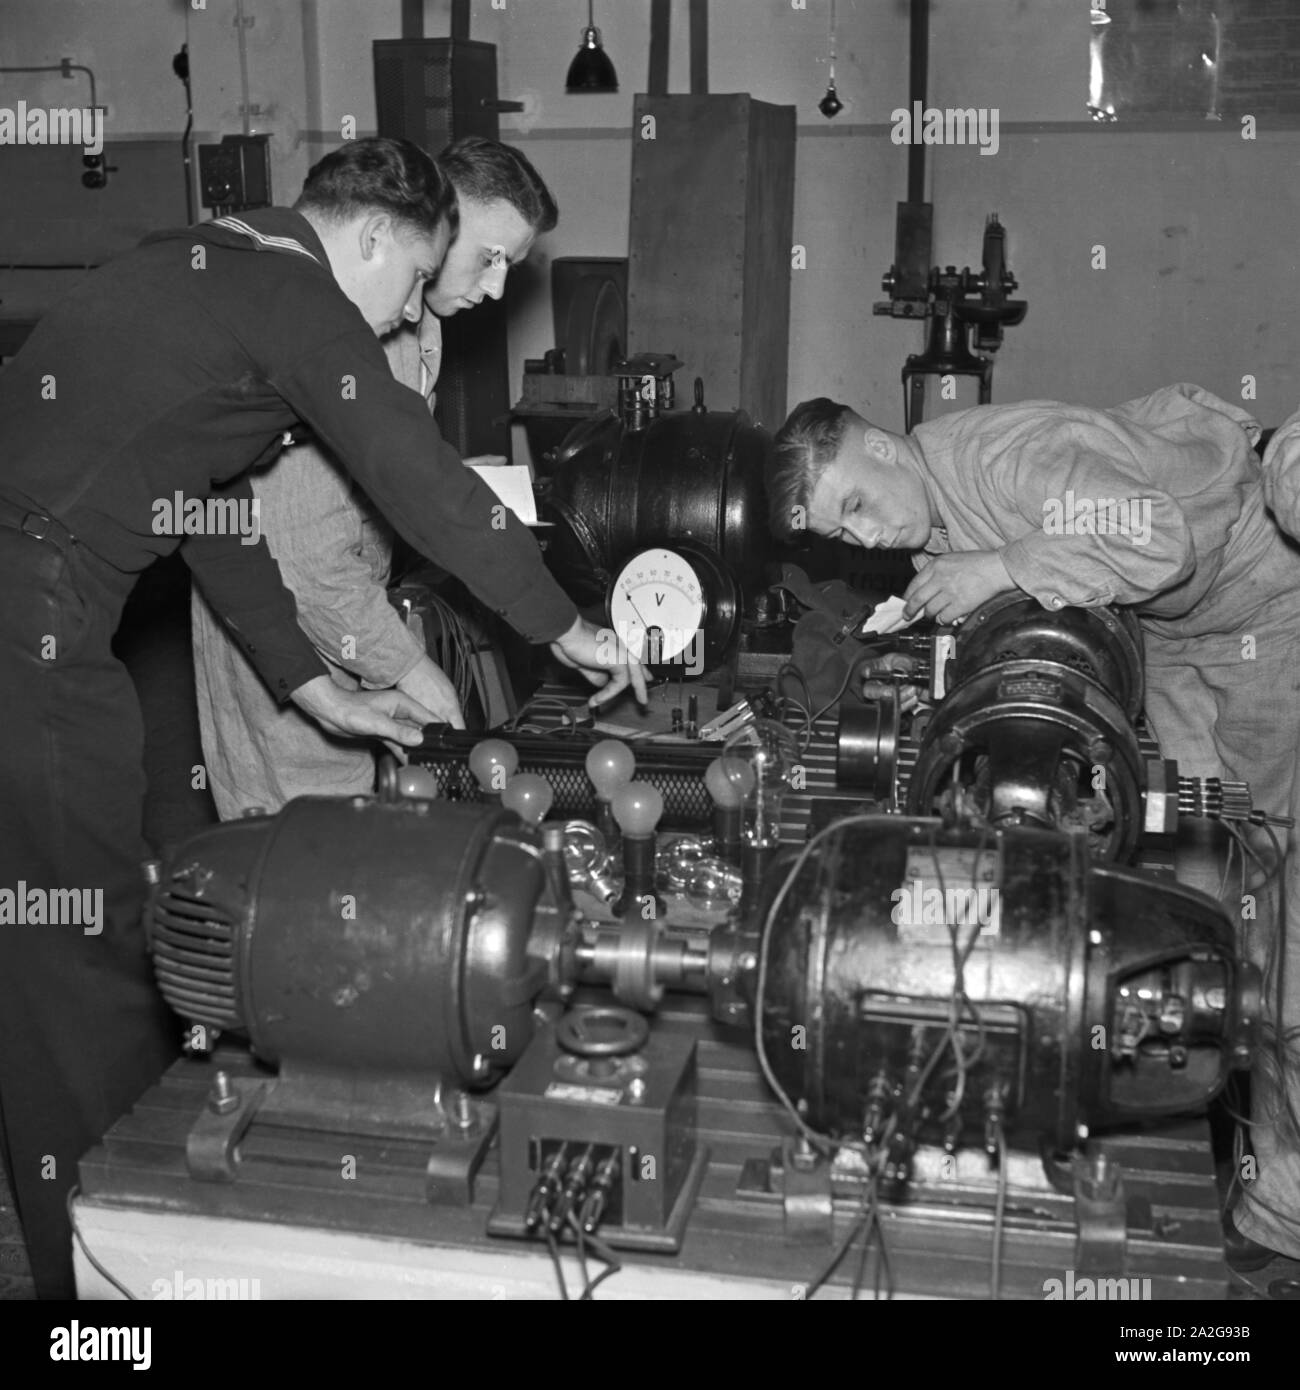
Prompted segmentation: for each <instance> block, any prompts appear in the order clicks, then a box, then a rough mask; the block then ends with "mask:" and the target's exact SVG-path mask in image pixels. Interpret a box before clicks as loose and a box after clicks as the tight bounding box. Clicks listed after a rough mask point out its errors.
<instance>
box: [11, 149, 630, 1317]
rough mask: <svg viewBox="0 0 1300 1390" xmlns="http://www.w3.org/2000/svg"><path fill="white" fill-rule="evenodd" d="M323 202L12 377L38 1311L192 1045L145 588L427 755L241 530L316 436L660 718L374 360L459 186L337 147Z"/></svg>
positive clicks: (437, 245) (423, 274)
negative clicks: (145, 867)
mask: <svg viewBox="0 0 1300 1390" xmlns="http://www.w3.org/2000/svg"><path fill="white" fill-rule="evenodd" d="M318 170H319V171H321V172H320V174H319V176H317V173H318ZM309 184H310V187H311V190H312V191H311V194H310V196H305V197H304V199H301V200H300V201H299V203H298V205H297V206H296V208H295V209H294V210H292V211H290V210H288V209H278V208H277V209H268V210H265V211H261V212H255V213H249V214H245V215H241V216H239V217H225V218H220V219H217V221H215V222H209V223H205V224H202V225H200V226H196V227H191V228H188V229H182V230H178V231H175V232H169V233H163V234H161V235H158V236H155V237H151V238H149V239H148V240H147V241H146V242H145V243H144V244H142V246H141V247H139V248H138V249H137V250H136V251H133V252H131V253H129V254H128V255H125V256H123V257H121V258H119V259H118V260H116V261H114V262H113V263H111V264H110V265H107V266H105V267H103V268H101V269H100V270H98V271H96V272H94V273H93V274H91V275H88V276H87V277H86V278H85V280H84V281H83V282H82V283H81V284H80V285H79V287H78V288H77V289H76V290H75V291H74V292H73V293H72V294H71V295H70V296H69V297H68V298H67V299H66V300H65V301H64V302H63V303H61V304H60V305H59V306H58V307H57V308H55V309H53V310H52V311H51V312H50V313H48V314H47V315H46V316H45V317H44V318H43V319H42V321H41V323H40V324H39V326H38V327H37V329H36V331H35V332H34V333H33V334H32V336H31V338H30V339H29V341H28V342H27V344H26V345H25V346H24V348H23V350H22V351H21V353H20V354H19V355H18V357H17V358H16V359H15V360H14V361H13V362H12V363H10V365H9V366H8V367H7V368H6V370H5V371H4V372H3V374H0V1119H2V1120H3V1129H4V1136H5V1141H6V1151H7V1161H8V1162H7V1166H8V1169H9V1172H10V1174H11V1177H12V1180H13V1183H14V1187H15V1192H16V1196H17V1201H18V1207H19V1215H20V1216H21V1218H22V1221H23V1227H24V1233H25V1236H26V1239H27V1243H28V1250H29V1255H30V1257H31V1263H32V1271H33V1274H34V1276H35V1280H36V1286H37V1292H38V1293H39V1294H40V1295H41V1296H42V1297H72V1296H73V1294H74V1284H73V1275H72V1261H71V1246H70V1232H69V1227H68V1223H67V1218H66V1214H65V1201H66V1197H67V1193H68V1191H69V1189H70V1187H71V1186H72V1184H73V1183H74V1181H75V1172H76V1163H77V1160H78V1159H79V1158H80V1156H81V1154H82V1153H83V1152H84V1151H85V1150H86V1149H87V1148H88V1147H89V1146H90V1145H91V1144H92V1143H94V1142H95V1140H96V1139H97V1138H98V1137H99V1136H100V1135H101V1134H102V1133H103V1132H104V1130H105V1129H106V1128H107V1127H108V1126H109V1125H110V1124H111V1123H112V1122H113V1121H114V1120H115V1119H116V1118H117V1117H118V1116H119V1115H120V1114H121V1113H122V1112H123V1111H124V1110H125V1109H126V1108H127V1106H129V1105H130V1104H131V1102H132V1101H133V1100H135V1099H136V1097H137V1096H138V1095H139V1094H140V1092H141V1091H142V1090H144V1089H145V1088H146V1087H147V1086H149V1085H150V1084H152V1083H153V1082H154V1081H155V1080H156V1079H157V1077H158V1076H159V1074H160V1073H161V1072H162V1070H163V1069H164V1067H165V1066H166V1065H167V1064H168V1062H169V1061H170V1060H171V1059H172V1058H173V1057H174V1056H175V1055H176V1053H177V1051H178V1047H179V1041H180V1031H181V1030H180V1025H179V1023H178V1022H177V1020H176V1019H174V1018H173V1017H171V1016H170V1015H169V1014H168V1012H167V1010H166V1009H165V1007H164V1005H163V1004H162V1002H161V1000H160V999H159V997H158V996H157V994H156V991H155V990H154V987H153V983H152V979H151V975H150V972H149V968H148V963H147V960H146V958H145V954H144V947H143V939H142V936H143V929H142V924H141V911H142V907H143V898H144V884H143V878H142V875H141V870H140V862H141V860H142V859H143V858H144V856H145V846H144V842H143V838H142V835H141V809H142V801H143V793H144V776H143V771H142V767H141V743H142V735H141V726H140V714H139V709H138V707H137V704H136V699H135V694H134V691H133V689H132V687H131V683H130V680H129V678H128V676H127V673H126V671H125V669H124V668H123V667H122V666H121V665H120V664H119V663H118V662H117V661H116V660H115V659H114V657H113V656H112V653H111V651H110V645H109V644H110V641H111V639H112V637H113V633H114V631H115V629H116V627H117V622H118V618H119V615H120V613H121V610H122V605H123V602H124V601H125V599H126V596H127V594H128V593H129V591H130V589H131V587H132V585H133V584H134V582H135V579H136V576H137V575H138V574H139V573H140V571H141V570H143V569H145V568H146V567H147V566H148V565H149V564H150V563H151V562H152V561H153V560H154V559H156V558H157V557H158V556H160V555H165V554H168V553H170V552H171V551H172V550H174V549H176V548H177V547H178V546H179V547H180V548H181V552H182V554H183V555H184V556H185V559H186V561H187V563H188V564H189V566H190V569H191V571H192V572H193V575H194V578H195V580H196V582H197V583H198V584H199V586H200V588H201V589H202V590H203V592H204V594H205V596H206V597H207V599H208V601H209V602H210V603H211V604H212V606H213V607H214V608H215V609H216V610H217V611H218V612H219V613H220V614H221V615H222V616H223V618H224V620H225V621H226V622H227V623H228V625H229V627H230V629H231V630H232V632H233V633H234V634H235V636H236V639H237V641H238V642H239V644H240V645H241V647H242V648H243V650H244V651H245V652H246V653H247V655H248V657H249V659H250V661H252V663H253V664H254V665H255V666H256V668H257V670H258V671H259V673H260V674H261V675H262V677H263V679H264V680H265V681H266V683H267V686H268V687H269V689H270V690H271V691H272V692H273V693H274V694H275V696H276V698H277V699H279V700H281V701H286V700H292V701H293V702H294V703H295V704H296V705H298V706H299V707H300V708H301V709H303V710H304V711H306V712H307V713H308V714H310V715H312V716H313V717H314V718H315V719H316V720H317V721H318V722H319V723H320V724H321V725H322V726H323V727H324V728H326V729H327V730H329V731H330V732H332V733H335V734H338V735H341V736H343V737H380V738H388V739H392V740H395V741H397V742H399V743H404V744H413V743H417V742H418V741H419V738H420V733H419V727H420V725H421V724H423V723H425V722H429V721H430V719H431V716H430V715H429V712H428V711H427V710H426V709H424V708H423V707H422V706H420V705H419V704H417V703H416V702H415V701H413V700H411V699H409V698H407V697H406V696H404V695H401V694H400V693H398V692H397V691H395V690H391V691H349V690H344V689H342V688H341V687H339V686H337V685H335V684H334V683H333V682H332V681H331V679H330V677H329V675H328V674H327V673H326V671H325V668H324V666H323V665H322V663H321V661H320V658H319V657H318V656H317V655H316V653H315V651H314V650H313V648H312V645H311V643H310V642H309V641H308V640H307V638H306V637H305V635H304V634H303V633H302V632H301V631H300V629H299V628H298V626H297V623H296V621H295V610H294V603H293V599H292V597H291V596H290V594H289V593H288V591H287V590H286V589H285V588H284V586H283V585H282V584H281V582H280V576H279V571H278V569H277V567H276V565H275V561H274V560H273V559H272V558H271V555H270V553H269V551H268V550H267V548H266V544H265V542H264V541H263V540H262V539H261V538H260V533H257V527H256V526H255V525H254V526H253V527H252V528H250V527H249V526H247V525H245V524H243V523H244V522H246V521H247V520H249V519H250V518H253V517H255V513H253V512H252V505H251V504H252V493H251V489H250V488H249V485H248V479H247V475H248V473H249V471H250V470H251V469H252V468H254V467H256V466H257V465H258V464H262V463H266V462H269V461H270V460H271V459H272V458H274V456H275V455H276V453H277V452H278V451H279V449H280V448H281V447H282V445H283V443H284V442H285V441H286V440H287V439H289V438H290V437H291V436H292V434H293V431H294V430H295V429H296V428H297V427H299V426H301V425H303V424H305V425H306V426H307V427H308V428H309V429H310V430H311V431H312V432H313V433H314V434H315V435H316V437H317V438H319V439H320V440H321V441H323V442H324V443H325V444H326V445H327V446H328V447H329V448H330V449H331V451H332V452H333V453H334V454H335V455H336V456H337V457H338V459H339V460H340V461H341V462H342V463H343V465H344V466H345V467H346V468H347V470H348V471H349V472H350V473H351V474H352V476H353V477H354V478H355V479H356V480H357V482H358V483H359V484H360V485H361V486H362V487H363V488H364V489H365V491H366V492H367V493H368V494H369V496H370V497H371V499H372V500H373V501H374V502H375V504H376V505H377V506H378V507H379V508H380V510H381V511H383V513H384V514H385V515H386V516H387V518H388V519H389V521H390V522H391V523H392V525H393V526H394V527H395V528H396V530H397V531H398V532H399V533H400V534H401V535H402V536H404V537H405V538H406V540H407V541H409V542H410V543H411V544H412V545H413V546H415V547H416V549H417V550H419V551H421V552H422V553H423V554H425V555H427V556H428V557H430V558H431V559H433V560H434V561H436V562H437V563H439V564H441V565H442V566H443V567H444V568H446V569H448V570H450V571H451V572H452V573H453V574H455V575H457V576H458V577H459V578H461V579H462V580H463V581H464V582H465V583H466V584H467V585H468V587H469V588H470V589H471V590H472V591H473V592H474V593H475V595H476V596H477V597H478V598H479V599H480V600H481V601H482V602H484V603H486V604H487V605H489V606H490V607H491V608H493V609H494V610H495V611H496V612H498V613H499V614H500V615H501V616H503V617H504V618H505V619H506V620H507V621H508V622H509V623H510V624H511V625H512V626H513V627H514V628H516V630H517V631H519V632H520V633H521V634H523V635H524V636H526V637H527V638H529V639H531V640H532V641H534V642H549V643H551V644H552V650H553V651H554V652H555V654H556V656H557V657H558V658H559V659H560V660H561V661H563V662H565V663H566V664H568V665H570V666H573V667H576V668H578V669H580V670H582V671H583V673H584V674H585V675H586V676H587V677H588V679H590V680H591V681H592V683H593V684H599V685H602V686H603V689H602V690H601V692H600V694H599V696H597V697H594V698H595V699H597V700H600V701H603V700H605V699H607V698H612V697H613V696H614V695H616V694H617V693H618V692H619V691H621V690H623V689H624V688H625V687H626V686H627V685H628V684H629V682H630V683H631V684H632V686H633V687H634V689H635V691H636V694H637V696H638V698H640V699H642V700H644V697H645V685H644V672H643V671H642V670H641V668H640V667H639V666H637V665H636V664H635V663H631V664H630V665H627V666H615V667H613V668H612V669H611V668H610V666H609V665H608V664H607V663H608V660H609V658H608V655H607V653H606V651H605V650H604V648H603V647H602V645H601V642H600V638H599V635H598V633H597V631H596V629H595V628H594V627H592V626H591V625H590V624H588V623H585V622H583V621H582V620H581V619H580V618H579V617H578V615H577V612H576V610H575V609H574V607H573V605H572V603H570V601H569V600H568V599H567V598H566V597H565V595H564V594H563V592H562V591H561V590H560V589H559V588H558V587H557V586H556V584H555V583H554V581H553V580H552V579H551V577H550V575H549V574H548V572H547V571H546V569H545V568H544V566H543V564H542V562H541V558H540V555H539V553H538V551H537V547H536V544H535V543H534V541H533V539H532V537H531V535H530V534H529V533H528V531H527V529H526V528H525V527H524V526H522V525H521V524H520V523H518V522H517V521H516V520H515V519H514V517H513V516H509V515H506V516H504V517H503V516H502V514H501V511H500V509H497V508H496V506H495V504H496V499H495V497H494V496H493V494H492V493H491V492H490V491H489V490H488V489H487V488H486V487H485V486H484V484H483V483H482V482H481V481H480V480H479V479H478V477H477V476H476V475H475V474H474V473H473V472H472V471H471V470H469V469H467V468H464V467H462V465H461V462H460V459H459V457H458V456H457V455H456V453H455V452H454V451H453V450H452V449H451V448H449V447H448V445H447V444H446V443H445V442H444V441H443V440H442V438H441V437H440V436H439V434H438V431H437V427H436V426H435V424H434V423H433V420H432V418H431V417H430V415H429V413H428V411H427V409H426V408H425V404H424V402H423V401H422V399H421V398H420V396H419V394H418V393H416V392H414V391H410V390H408V389H407V388H406V387H404V386H402V385H400V384H399V383H398V382H397V381H396V380H395V379H394V377H393V375H392V371H391V370H390V368H389V365H388V362H387V359H386V358H385V356H384V352H383V349H382V348H381V346H380V344H379V339H378V336H377V335H383V334H385V333H388V332H390V331H391V330H392V329H393V328H395V327H396V326H397V325H398V324H399V323H401V321H402V320H403V318H410V317H411V316H412V314H416V313H418V311H419V307H420V299H421V292H422V289H423V285H424V282H425V281H426V280H429V279H431V278H432V277H433V276H434V275H435V274H436V272H437V270H438V267H439V264H440V263H441V260H442V257H443V255H444V254H445V251H446V248H447V243H448V240H449V238H450V236H451V234H452V232H453V231H454V223H455V195H454V192H453V191H452V188H451V185H450V184H449V183H448V182H447V181H446V179H445V178H444V177H443V176H442V175H441V174H440V173H439V171H438V170H437V168H436V166H435V165H434V164H433V162H432V160H430V159H429V158H428V157H427V156H426V155H424V154H423V153H422V152H421V151H420V150H418V149H417V148H416V147H415V146H414V145H410V144H408V143H406V142H401V141H391V140H362V141H356V142H353V143H351V144H350V145H348V146H345V147H344V149H343V150H341V151H337V152H335V153H334V154H332V155H330V156H328V157H327V159H326V160H325V161H322V164H321V165H320V166H318V169H317V170H313V177H312V178H311V179H310V180H309ZM214 497H215V498H217V499H220V505H214V501H213V498H214ZM503 522H504V525H503ZM602 658H603V660H602ZM602 667H603V668H604V669H602ZM96 904H100V905H102V907H100V908H96V906H95V905H96ZM74 907H75V908H76V909H77V910H76V911H75V912H74V911H73V908H74Z"/></svg>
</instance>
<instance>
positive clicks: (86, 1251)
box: [66, 1183, 138, 1303]
mask: <svg viewBox="0 0 1300 1390" xmlns="http://www.w3.org/2000/svg"><path fill="white" fill-rule="evenodd" d="M80 1191H81V1184H80V1183H76V1184H74V1185H73V1186H72V1187H70V1188H69V1189H68V1198H67V1203H66V1206H67V1209H68V1224H69V1225H70V1226H71V1227H72V1235H73V1239H74V1240H76V1242H77V1244H78V1245H79V1246H80V1247H81V1253H82V1254H83V1255H84V1256H85V1257H86V1259H87V1260H89V1261H90V1266H91V1268H92V1269H93V1270H94V1271H95V1273H96V1274H98V1275H99V1277H100V1278H101V1279H106V1280H107V1281H108V1282H109V1283H110V1284H112V1286H113V1287H114V1288H115V1289H116V1290H117V1291H118V1293H120V1294H121V1295H122V1297H123V1298H127V1299H130V1300H131V1302H132V1303H135V1302H138V1299H137V1298H136V1295H135V1294H133V1293H132V1292H131V1290H130V1289H128V1288H127V1286H126V1285H125V1284H123V1283H120V1282H119V1281H118V1280H117V1279H114V1278H113V1276H112V1275H111V1274H110V1273H109V1272H108V1270H106V1269H105V1268H104V1266H103V1265H102V1264H100V1262H99V1261H98V1260H97V1259H96V1258H95V1257H94V1255H92V1254H91V1253H90V1247H89V1246H88V1245H87V1244H86V1241H85V1238H84V1237H83V1236H82V1234H81V1228H80V1227H79V1226H78V1225H77V1218H76V1215H75V1214H74V1212H73V1210H72V1203H73V1201H74V1200H75V1199H76V1197H77V1195H78V1194H79V1193H80Z"/></svg>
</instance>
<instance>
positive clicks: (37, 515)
mask: <svg viewBox="0 0 1300 1390" xmlns="http://www.w3.org/2000/svg"><path fill="white" fill-rule="evenodd" d="M33 519H35V521H36V522H37V523H39V524H40V526H41V529H40V530H39V531H38V530H36V529H34V528H33V527H32V526H31V525H29V523H30V522H31V521H32V520H33ZM53 525H54V518H53V517H49V516H46V515H45V513H44V512H28V513H27V515H26V516H24V517H23V519H22V521H20V522H19V523H18V529H19V530H20V531H21V532H22V533H23V535H25V536H32V537H34V538H35V539H36V540H38V541H43V540H48V539H49V535H50V528H51V527H52V526H53Z"/></svg>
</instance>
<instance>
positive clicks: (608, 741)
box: [587, 738, 636, 801]
mask: <svg viewBox="0 0 1300 1390" xmlns="http://www.w3.org/2000/svg"><path fill="white" fill-rule="evenodd" d="M634 772H636V757H635V755H634V754H633V752H632V750H631V749H630V748H629V747H628V746H627V744H626V743H620V742H619V741H618V739H616V738H603V739H601V741H600V742H599V743H595V744H593V745H592V746H591V748H590V750H589V751H588V753H587V776H588V777H590V778H591V785H592V786H593V787H595V788H596V795H597V797H598V798H599V799H600V800H601V801H612V800H613V799H614V793H615V792H616V791H618V789H619V788H620V787H625V786H627V784H628V783H629V782H630V781H631V780H632V774H633V773H634Z"/></svg>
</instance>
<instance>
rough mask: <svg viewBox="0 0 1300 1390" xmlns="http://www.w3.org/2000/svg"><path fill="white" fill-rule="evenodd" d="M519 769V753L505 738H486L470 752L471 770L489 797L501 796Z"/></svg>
mask: <svg viewBox="0 0 1300 1390" xmlns="http://www.w3.org/2000/svg"><path fill="white" fill-rule="evenodd" d="M518 767H519V754H518V752H517V751H516V750H515V747H514V745H513V744H511V743H507V742H506V741H505V739H503V738H485V739H484V740H483V742H482V743H476V744H475V745H474V747H473V748H471V749H470V750H469V770H470V771H471V772H472V773H473V774H474V780H475V781H476V782H477V783H478V784H479V786H480V787H481V788H482V789H483V790H484V791H485V792H486V793H487V794H488V795H489V796H493V795H496V796H499V795H500V794H501V793H502V792H503V791H504V790H505V787H506V783H507V782H508V781H509V780H510V779H511V778H512V777H513V776H514V775H515V772H516V771H517V769H518Z"/></svg>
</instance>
